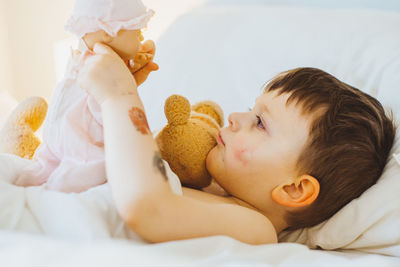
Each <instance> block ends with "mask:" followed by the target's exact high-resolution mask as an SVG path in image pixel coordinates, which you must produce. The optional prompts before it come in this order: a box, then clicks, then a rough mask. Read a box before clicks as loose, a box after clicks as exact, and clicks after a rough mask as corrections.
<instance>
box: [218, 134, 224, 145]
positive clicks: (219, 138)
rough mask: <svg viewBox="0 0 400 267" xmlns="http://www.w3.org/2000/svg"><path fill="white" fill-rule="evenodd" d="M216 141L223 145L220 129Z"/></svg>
mask: <svg viewBox="0 0 400 267" xmlns="http://www.w3.org/2000/svg"><path fill="white" fill-rule="evenodd" d="M217 143H219V144H221V145H223V146H225V142H224V139H222V135H221V131H219V132H218V136H217Z"/></svg>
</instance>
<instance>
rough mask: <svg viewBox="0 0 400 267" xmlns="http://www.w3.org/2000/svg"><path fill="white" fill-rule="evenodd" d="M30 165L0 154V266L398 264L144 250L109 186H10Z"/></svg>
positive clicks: (337, 256) (303, 249)
mask: <svg viewBox="0 0 400 267" xmlns="http://www.w3.org/2000/svg"><path fill="white" fill-rule="evenodd" d="M29 164H30V162H29V161H28V160H25V159H21V158H19V157H16V156H13V155H7V154H0V218H1V219H0V229H1V230H0V261H1V266H41V267H45V266H96V267H98V266H133V265H134V264H140V266H142V265H145V266H160V265H162V266H177V265H182V266H249V265H250V264H251V265H252V266H253V265H254V266H321V265H323V266H337V265H340V266H400V258H395V257H389V256H384V255H377V254H365V253H361V252H358V251H353V250H346V251H344V252H340V251H322V250H311V249H309V248H308V247H307V246H305V245H301V244H296V243H280V244H270V245H261V246H251V245H247V244H244V243H241V242H239V241H236V240H234V239H232V238H229V237H226V236H213V237H206V238H198V239H191V240H185V241H174V242H166V243H163V244H155V245H150V244H147V243H145V242H144V241H143V240H142V239H141V238H140V237H138V236H137V235H136V234H135V233H134V232H132V231H130V230H129V229H128V228H127V227H126V226H125V225H124V223H123V222H122V220H121V219H120V218H119V216H118V214H117V212H116V209H115V207H114V204H113V201H112V197H111V192H110V190H109V187H108V185H107V184H106V185H101V186H98V187H95V188H92V189H91V190H89V191H87V192H85V193H81V194H65V193H61V192H54V191H47V190H44V188H42V187H40V186H39V187H29V188H22V187H16V186H14V185H12V184H10V183H11V182H12V181H14V179H15V178H16V177H17V176H18V174H19V172H20V171H21V170H22V169H23V168H25V167H27V166H29ZM3 264H4V265H3Z"/></svg>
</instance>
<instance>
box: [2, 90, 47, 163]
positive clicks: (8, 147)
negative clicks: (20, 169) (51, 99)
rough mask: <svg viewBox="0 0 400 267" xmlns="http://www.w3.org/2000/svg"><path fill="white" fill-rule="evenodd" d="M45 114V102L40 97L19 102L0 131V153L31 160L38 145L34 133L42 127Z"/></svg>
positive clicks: (38, 141) (37, 139)
mask: <svg viewBox="0 0 400 267" xmlns="http://www.w3.org/2000/svg"><path fill="white" fill-rule="evenodd" d="M46 113H47V102H46V101H45V100H44V99H43V98H41V97H30V98H28V99H26V100H25V101H23V102H21V103H20V104H19V105H18V106H17V107H16V108H15V109H14V111H13V112H12V113H11V115H10V116H9V118H8V120H7V122H6V123H5V124H4V126H3V128H2V130H1V131H0V152H3V153H10V154H14V155H17V156H20V157H22V158H27V159H31V158H32V157H33V154H34V153H35V151H36V149H37V147H38V146H39V145H40V139H39V138H37V137H36V136H35V134H34V133H35V131H36V130H37V129H38V128H39V127H40V126H41V125H42V123H43V121H44V119H45V117H46Z"/></svg>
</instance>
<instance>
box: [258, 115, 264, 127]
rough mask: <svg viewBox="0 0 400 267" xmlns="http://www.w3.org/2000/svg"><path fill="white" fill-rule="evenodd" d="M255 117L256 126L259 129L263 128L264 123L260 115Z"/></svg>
mask: <svg viewBox="0 0 400 267" xmlns="http://www.w3.org/2000/svg"><path fill="white" fill-rule="evenodd" d="M256 118H257V127H260V128H261V129H265V127H264V124H263V122H262V120H261V117H260V116H258V115H256Z"/></svg>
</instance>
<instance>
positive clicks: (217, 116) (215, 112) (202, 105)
mask: <svg viewBox="0 0 400 267" xmlns="http://www.w3.org/2000/svg"><path fill="white" fill-rule="evenodd" d="M192 109H193V111H195V112H198V113H203V114H207V115H209V116H211V117H212V118H213V119H214V120H215V121H216V122H217V123H218V125H219V126H220V127H223V126H224V112H223V111H222V109H221V107H220V106H219V105H218V104H217V103H215V102H213V101H201V102H198V103H196V104H195V105H193V106H192Z"/></svg>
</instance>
